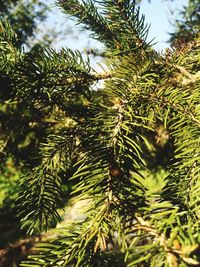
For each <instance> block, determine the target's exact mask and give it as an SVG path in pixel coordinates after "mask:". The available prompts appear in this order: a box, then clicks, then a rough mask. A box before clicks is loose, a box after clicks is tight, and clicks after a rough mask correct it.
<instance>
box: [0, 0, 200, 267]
mask: <svg viewBox="0 0 200 267" xmlns="http://www.w3.org/2000/svg"><path fill="white" fill-rule="evenodd" d="M58 4H59V5H60V6H61V7H62V8H63V9H64V10H65V12H66V13H67V14H69V15H70V16H71V17H72V18H74V19H75V20H76V21H77V23H80V24H81V25H82V26H83V28H84V29H87V30H90V31H91V36H92V37H93V38H95V39H97V40H99V41H101V42H102V43H103V44H104V47H105V51H104V52H103V55H104V63H103V64H102V72H97V71H95V70H94V69H93V68H92V67H91V66H90V62H89V61H84V60H83V58H82V56H81V54H80V53H79V52H78V51H76V52H73V51H71V50H69V49H63V50H61V51H60V52H56V51H55V50H53V49H41V50H40V53H35V52H31V53H29V54H23V53H22V52H21V51H20V50H19V49H17V48H16V47H14V46H13V43H15V34H14V32H13V30H12V28H11V27H10V25H8V24H7V25H5V24H4V25H3V24H2V25H1V29H2V30H1V32H0V38H1V43H0V49H1V52H2V53H1V54H2V56H1V70H3V71H4V73H6V75H7V77H9V83H8V85H10V86H12V87H11V88H12V90H11V91H10V94H9V97H8V98H7V99H6V100H4V101H5V103H6V104H10V103H16V105H19V106H20V107H23V109H22V113H21V117H24V116H25V117H26V116H27V114H30V113H31V114H33V115H34V116H33V115H32V117H31V118H32V119H31V120H27V124H26V127H28V128H29V129H31V128H32V127H38V129H40V128H42V129H44V130H45V132H46V133H47V136H45V135H44V136H43V135H42V137H43V140H42V141H41V140H40V146H39V147H40V149H39V152H38V151H36V152H35V151H33V152H34V153H35V154H34V153H33V154H32V155H35V157H34V161H33V162H32V166H33V168H32V170H31V172H29V173H28V174H26V175H24V176H23V177H22V178H21V180H20V185H19V200H18V203H19V204H18V207H19V217H20V218H21V223H22V227H23V228H24V229H26V230H27V232H28V233H30V234H32V233H42V232H43V231H44V230H48V229H49V228H51V227H53V226H55V225H56V223H57V222H58V221H60V211H59V210H58V208H59V207H62V205H63V198H66V196H65V195H64V190H63V184H64V183H66V182H71V183H72V184H73V188H72V198H73V201H74V202H81V201H84V202H83V203H84V208H83V210H82V216H79V218H77V219H75V220H74V221H73V222H70V223H68V224H64V225H63V224H61V227H60V228H57V231H55V234H54V236H53V237H52V238H51V240H49V241H48V242H47V243H42V244H40V245H38V247H39V248H38V253H37V254H36V255H34V256H30V257H29V259H28V260H27V261H26V262H24V263H22V264H21V266H55V267H56V266H76V267H78V266H81V267H82V266H88V267H89V266H94V267H96V266H113V267H115V266H116V267H118V266H120V267H122V266H129V267H131V266H138V267H139V266H152V267H154V266H155V267H157V266H169V267H174V266H175V267H176V266H199V264H200V247H199V246H200V235H199V227H200V224H199V216H200V214H199V206H200V202H199V198H200V191H199V186H200V178H199V162H200V157H199V153H200V151H199V127H200V113H199V98H200V93H199V84H200V73H199V63H200V56H199V55H200V53H199V50H200V37H199V35H198V34H197V33H196V36H195V37H194V38H193V39H192V40H191V41H190V42H189V43H185V45H184V46H182V47H179V48H171V49H170V50H167V51H166V53H165V54H159V53H157V52H156V51H154V50H153V48H152V47H151V43H148V42H147V41H146V38H147V34H148V25H146V23H145V21H144V16H141V15H140V13H139V9H138V8H137V7H136V5H135V1H132V0H104V1H103V0H102V1H101V0H98V1H97V0H96V1H94V0H88V1H78V0H59V1H58ZM8 88H10V87H9V86H8ZM25 111H26V112H25ZM33 118H34V119H33ZM35 118H36V119H35ZM21 127H22V126H21ZM12 135H13V133H12V132H11V133H10V136H11V139H12V138H13V137H12ZM7 153H11V154H13V151H12V148H8V150H7ZM30 153H32V151H30Z"/></svg>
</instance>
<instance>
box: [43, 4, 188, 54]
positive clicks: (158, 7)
mask: <svg viewBox="0 0 200 267" xmlns="http://www.w3.org/2000/svg"><path fill="white" fill-rule="evenodd" d="M187 2H188V1H187V0H174V1H170V0H168V1H166V0H151V3H149V1H148V0H143V1H142V4H141V13H143V14H144V15H145V17H146V22H147V23H150V24H151V27H150V31H149V40H151V39H153V38H155V42H157V44H156V45H155V48H156V49H157V50H162V49H165V48H166V47H168V44H167V40H168V38H169V35H168V34H167V33H169V32H173V27H172V25H171V24H170V20H171V21H173V18H175V16H176V15H177V14H178V10H180V9H181V7H182V6H183V5H187ZM49 3H50V4H51V5H54V4H53V3H54V1H53V0H50V1H49ZM48 24H49V26H53V27H55V28H57V29H59V30H60V29H61V30H62V29H63V31H65V34H64V35H63V37H62V39H59V40H55V42H54V46H55V47H56V48H58V49H59V48H61V47H62V46H64V47H69V48H71V49H79V50H83V49H84V48H86V47H95V46H99V44H98V43H97V42H93V41H91V40H89V39H88V33H86V32H84V31H82V30H80V27H79V30H78V31H77V30H75V29H77V27H76V26H75V25H74V23H73V22H71V21H70V22H69V21H67V18H66V15H64V14H62V12H61V9H59V8H57V7H56V8H55V7H54V9H53V14H52V15H51V16H50V18H49V20H48Z"/></svg>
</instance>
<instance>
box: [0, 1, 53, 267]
mask: <svg viewBox="0 0 200 267" xmlns="http://www.w3.org/2000/svg"><path fill="white" fill-rule="evenodd" d="M47 10H48V8H47V6H46V5H45V4H43V3H42V2H41V1H38V0H36V1H32V0H30V1H11V0H10V1H1V3H0V20H1V24H0V25H1V26H0V29H1V33H0V62H1V63H0V69H1V70H0V232H1V234H0V248H2V247H4V246H5V245H6V244H7V243H8V242H12V241H14V240H17V239H18V238H19V237H20V236H21V235H22V234H23V232H22V231H20V225H19V220H17V218H16V199H17V191H18V190H17V187H18V183H19V179H20V177H21V175H22V174H23V172H24V171H25V169H24V165H27V164H28V165H30V166H31V164H32V163H34V162H35V160H33V158H32V159H31V156H32V155H30V151H32V152H33V154H35V153H36V151H37V150H38V149H37V145H38V139H40V138H41V137H42V136H43V135H44V133H45V130H42V129H44V127H45V126H44V125H43V123H42V124H41V127H40V128H38V127H30V126H29V125H28V124H29V123H30V121H32V120H33V118H32V117H33V114H34V117H37V115H36V113H34V111H32V112H31V111H30V110H28V109H27V108H25V107H23V106H22V105H21V104H19V103H17V102H16V101H15V100H14V94H15V93H14V88H13V83H12V80H11V76H9V73H10V72H15V71H16V69H13V67H14V65H15V60H16V59H17V58H20V53H22V49H23V48H28V49H29V50H33V49H36V47H35V46H34V47H33V45H32V39H34V38H36V35H37V29H38V23H40V22H42V21H43V20H44V19H45V18H46V14H47ZM10 25H12V29H13V30H12V31H10ZM35 43H36V42H35ZM22 114H23V116H22ZM38 117H39V115H38ZM34 164H35V163H34ZM0 265H1V262H0Z"/></svg>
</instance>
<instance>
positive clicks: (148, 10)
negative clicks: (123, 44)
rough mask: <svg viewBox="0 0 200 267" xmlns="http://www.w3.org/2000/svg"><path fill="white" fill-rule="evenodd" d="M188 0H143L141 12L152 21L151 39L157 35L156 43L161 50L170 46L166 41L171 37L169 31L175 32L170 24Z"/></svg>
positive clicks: (147, 19) (149, 21) (148, 20)
mask: <svg viewBox="0 0 200 267" xmlns="http://www.w3.org/2000/svg"><path fill="white" fill-rule="evenodd" d="M187 2H188V1H187V0H174V1H170V0H168V1H164V0H151V3H149V2H148V1H147V0H143V1H142V4H141V12H142V13H143V14H145V17H146V21H147V22H148V23H151V27H150V31H149V39H152V38H154V37H155V41H157V42H158V43H157V44H156V45H155V47H156V49H158V50H161V49H164V48H165V47H167V46H168V44H167V43H166V41H167V40H168V38H169V35H168V33H170V32H173V27H172V25H171V24H170V20H171V22H172V21H173V19H174V18H175V17H176V15H178V10H180V9H181V8H182V7H183V5H187Z"/></svg>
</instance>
